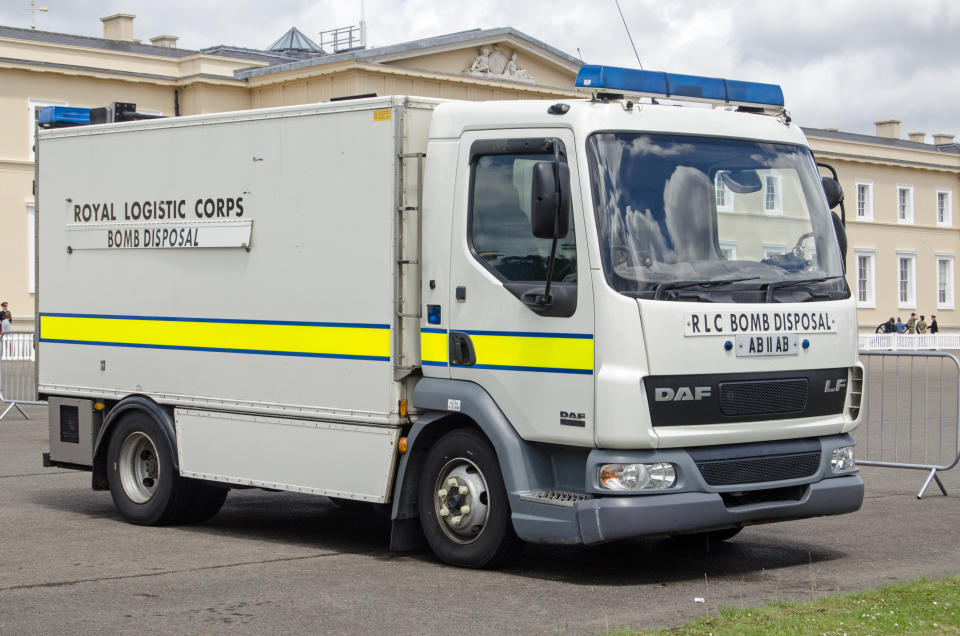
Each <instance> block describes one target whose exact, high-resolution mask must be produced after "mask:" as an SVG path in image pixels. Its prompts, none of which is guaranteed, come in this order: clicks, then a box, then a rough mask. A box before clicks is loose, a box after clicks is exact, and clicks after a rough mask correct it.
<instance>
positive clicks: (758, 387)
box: [720, 378, 807, 415]
mask: <svg viewBox="0 0 960 636" xmlns="http://www.w3.org/2000/svg"><path fill="white" fill-rule="evenodd" d="M806 407H807V379H806V378H797V379H793V380H757V381H754V382H721V383H720V411H721V412H722V413H723V414H724V415H763V414H765V413H799V412H801V411H803V410H804V409H805V408H806Z"/></svg>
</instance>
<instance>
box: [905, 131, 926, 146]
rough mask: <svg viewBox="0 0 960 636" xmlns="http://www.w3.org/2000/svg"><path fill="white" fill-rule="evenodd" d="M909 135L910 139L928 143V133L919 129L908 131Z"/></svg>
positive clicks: (919, 142)
mask: <svg viewBox="0 0 960 636" xmlns="http://www.w3.org/2000/svg"><path fill="white" fill-rule="evenodd" d="M907 135H908V136H909V137H910V141H915V142H917V143H918V144H925V143H927V133H923V132H919V131H918V132H912V133H907Z"/></svg>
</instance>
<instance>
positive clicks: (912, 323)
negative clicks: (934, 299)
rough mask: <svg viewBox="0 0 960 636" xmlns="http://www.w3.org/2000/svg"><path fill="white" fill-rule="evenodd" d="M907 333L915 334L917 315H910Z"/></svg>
mask: <svg viewBox="0 0 960 636" xmlns="http://www.w3.org/2000/svg"><path fill="white" fill-rule="evenodd" d="M907 333H917V314H915V313H911V314H910V320H908V321H907Z"/></svg>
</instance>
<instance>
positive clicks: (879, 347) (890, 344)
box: [859, 333, 960, 351]
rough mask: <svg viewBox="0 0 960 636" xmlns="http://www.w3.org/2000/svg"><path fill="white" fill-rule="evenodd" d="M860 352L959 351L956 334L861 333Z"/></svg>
mask: <svg viewBox="0 0 960 636" xmlns="http://www.w3.org/2000/svg"><path fill="white" fill-rule="evenodd" d="M859 340H860V344H859V346H860V350H861V351H940V350H943V349H947V350H960V334H956V333H925V334H914V333H862V334H860V336H859Z"/></svg>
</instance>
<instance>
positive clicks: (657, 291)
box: [653, 276, 758, 300]
mask: <svg viewBox="0 0 960 636" xmlns="http://www.w3.org/2000/svg"><path fill="white" fill-rule="evenodd" d="M757 278H758V277H757V276H750V277H748V278H722V279H719V280H677V281H673V282H669V283H660V284H659V285H657V286H656V287H655V288H654V292H653V299H654V300H660V298H661V294H662V293H663V292H664V291H669V290H672V289H686V288H687V287H716V286H718V285H729V284H730V283H741V282H743V281H745V280H757Z"/></svg>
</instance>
